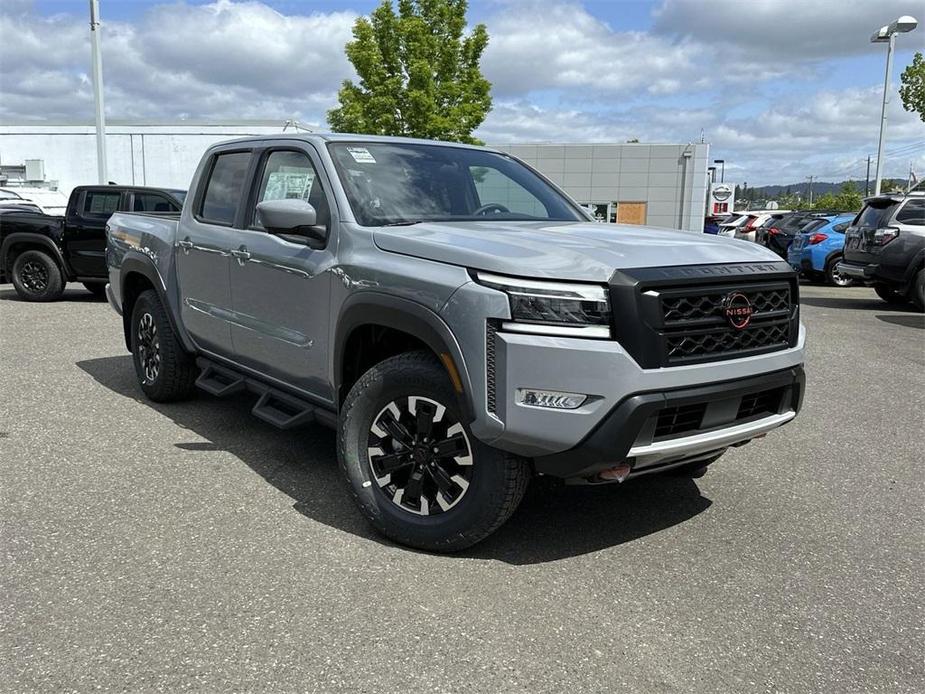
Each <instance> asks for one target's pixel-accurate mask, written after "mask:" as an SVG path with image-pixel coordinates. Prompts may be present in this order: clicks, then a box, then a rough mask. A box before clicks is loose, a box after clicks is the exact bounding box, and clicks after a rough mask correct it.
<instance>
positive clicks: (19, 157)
mask: <svg viewBox="0 0 925 694" xmlns="http://www.w3.org/2000/svg"><path fill="white" fill-rule="evenodd" d="M282 129H283V123H281V122H277V121H261V122H243V123H240V124H237V125H235V124H231V125H210V124H182V123H181V124H169V125H120V124H118V123H115V124H110V125H107V127H106V150H107V152H106V159H107V167H108V175H109V180H110V181H115V182H116V183H123V184H135V185H149V186H162V187H165V188H183V189H185V188H188V187H189V183H190V180H191V179H192V177H193V173H194V172H195V170H196V166H197V165H198V164H199V160H200V158H201V157H202V153H203V151H205V149H206V148H207V147H209V146H210V145H212V144H215V143H216V142H221V141H223V140H231V139H234V138H236V137H246V136H248V135H266V134H273V133H280V132H282ZM26 159H42V160H44V162H45V176H46V178H47V180H50V181H54V180H56V181H58V188H59V189H60V190H61V191H62V192H64V194H65V195H67V194H70V192H71V189H72V188H73V187H74V186H78V185H84V184H87V183H96V182H97V172H96V130H95V128H94V127H93V126H92V125H46V124H41V125H2V124H0V163H3V164H21V163H22V162H23V161H25V160H26Z"/></svg>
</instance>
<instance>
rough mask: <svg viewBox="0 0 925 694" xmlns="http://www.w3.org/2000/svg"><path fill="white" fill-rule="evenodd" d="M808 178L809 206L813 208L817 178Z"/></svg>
mask: <svg viewBox="0 0 925 694" xmlns="http://www.w3.org/2000/svg"><path fill="white" fill-rule="evenodd" d="M806 178H808V179H809V206H810V207H812V206H813V179H814V178H815V176H807V177H806Z"/></svg>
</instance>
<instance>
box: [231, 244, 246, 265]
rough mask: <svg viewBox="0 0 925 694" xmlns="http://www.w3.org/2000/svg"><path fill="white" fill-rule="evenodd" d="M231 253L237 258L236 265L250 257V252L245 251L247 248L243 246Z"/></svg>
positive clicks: (242, 263) (241, 263)
mask: <svg viewBox="0 0 925 694" xmlns="http://www.w3.org/2000/svg"><path fill="white" fill-rule="evenodd" d="M231 255H233V256H234V257H235V258H237V259H238V265H244V263H246V262H247V261H248V260H250V257H251V254H250V253H248V252H247V248H246V247H244V246H241V247H240V248H238V249H237V250H233V251H231Z"/></svg>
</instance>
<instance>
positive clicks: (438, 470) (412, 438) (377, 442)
mask: <svg viewBox="0 0 925 694" xmlns="http://www.w3.org/2000/svg"><path fill="white" fill-rule="evenodd" d="M367 455H368V458H369V466H370V470H371V472H372V477H373V479H374V480H375V482H376V484H377V485H378V487H379V489H380V490H381V492H382V493H383V494H384V495H385V496H386V497H387V498H388V499H390V500H391V502H392V503H393V504H394V505H396V506H397V507H399V508H400V509H402V510H404V511H407V512H409V513H413V514H416V515H419V516H432V515H439V514H442V513H445V512H447V511H449V510H450V509H451V508H453V507H454V506H456V505H457V504H458V503H459V502H460V501H461V500H462V499H463V497H464V496H465V495H466V492H467V490H468V489H469V484H470V482H471V479H472V470H473V465H472V444H471V442H470V441H469V437H468V436H467V434H466V431H465V429H464V428H463V426H462V424H460V423H459V422H458V421H457V420H456V418H455V417H454V416H453V415H452V414H451V413H450V412H449V411H448V410H447V408H446V407H445V406H444V405H441V404H440V403H439V402H437V401H435V400H432V399H430V398H426V397H423V396H414V395H412V396H408V397H402V398H398V399H396V400H393V401H391V402H390V403H389V404H388V405H386V406H385V407H384V408H382V410H381V411H380V412H379V414H378V415H376V417H375V418H374V419H373V423H372V426H371V427H370V430H369V438H368V444H367Z"/></svg>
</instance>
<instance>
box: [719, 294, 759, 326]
mask: <svg viewBox="0 0 925 694" xmlns="http://www.w3.org/2000/svg"><path fill="white" fill-rule="evenodd" d="M754 312H755V309H754V308H753V307H752V302H751V301H749V300H748V297H747V296H745V295H744V294H742V293H741V292H732V293H731V294H727V295H726V296H725V297H724V298H723V315H724V316H725V317H726V320H727V321H729V325H731V326H732V327H733V328H735V329H736V330H742V329H743V328H745V327H747V326H748V324H749V322H750V321H751V319H752V314H753V313H754Z"/></svg>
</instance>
